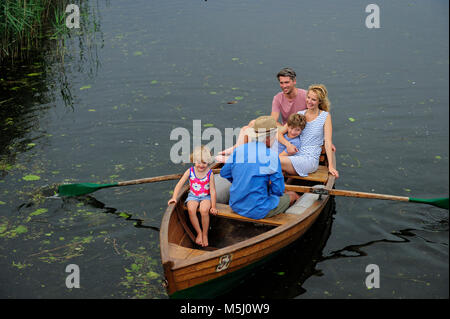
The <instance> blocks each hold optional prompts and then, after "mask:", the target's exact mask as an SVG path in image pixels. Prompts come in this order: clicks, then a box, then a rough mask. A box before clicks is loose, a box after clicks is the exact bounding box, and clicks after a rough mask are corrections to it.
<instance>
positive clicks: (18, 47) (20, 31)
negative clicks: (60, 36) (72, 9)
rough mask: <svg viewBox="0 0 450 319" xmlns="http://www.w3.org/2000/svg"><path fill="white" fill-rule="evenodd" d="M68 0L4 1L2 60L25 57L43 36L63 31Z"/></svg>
mask: <svg viewBox="0 0 450 319" xmlns="http://www.w3.org/2000/svg"><path fill="white" fill-rule="evenodd" d="M72 2H73V1H72ZM68 3H69V1H68V0H1V1H0V61H1V62H2V63H3V61H6V60H10V61H14V60H16V59H19V60H20V59H24V58H26V57H27V56H28V54H29V52H30V51H31V50H33V49H38V48H40V44H41V43H42V39H43V38H45V37H47V36H49V35H52V34H55V33H61V31H62V30H63V28H62V23H61V17H63V16H64V12H65V7H66V5H67V4H68Z"/></svg>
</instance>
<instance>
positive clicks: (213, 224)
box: [169, 165, 328, 259]
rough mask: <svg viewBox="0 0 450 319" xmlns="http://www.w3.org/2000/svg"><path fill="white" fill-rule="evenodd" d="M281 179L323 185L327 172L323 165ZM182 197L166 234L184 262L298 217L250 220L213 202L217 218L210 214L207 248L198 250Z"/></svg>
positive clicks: (225, 205) (284, 215) (285, 214)
mask: <svg viewBox="0 0 450 319" xmlns="http://www.w3.org/2000/svg"><path fill="white" fill-rule="evenodd" d="M285 180H286V183H287V184H288V183H289V184H293V185H295V184H296V185H299V184H301V185H304V186H314V185H317V184H321V185H324V184H325V183H326V182H327V180H328V169H327V167H326V166H324V165H320V166H319V169H318V170H317V171H316V172H314V173H311V174H309V175H308V176H307V177H300V176H285ZM186 195H187V194H185V195H184V196H183V197H182V198H181V200H180V201H179V206H177V208H176V209H175V210H176V212H175V214H173V216H172V218H173V220H171V223H172V222H173V223H176V224H178V225H177V226H176V227H171V229H172V230H173V231H172V232H171V234H169V246H170V250H171V251H172V253H174V255H176V256H177V257H178V258H183V259H184V258H187V257H189V256H190V257H192V256H195V255H201V254H203V253H204V252H206V251H213V250H217V249H220V248H224V247H227V246H230V245H233V244H236V243H239V242H241V241H244V240H247V239H250V238H252V237H255V236H257V235H260V234H262V233H264V232H267V231H269V230H271V229H273V228H275V227H278V226H281V225H283V224H285V223H288V222H290V221H292V220H294V219H297V218H299V215H296V214H291V213H284V214H279V215H277V216H274V217H270V218H264V219H259V220H254V219H250V218H246V217H243V216H240V215H239V214H237V213H235V212H233V210H232V209H231V207H230V206H229V205H227V204H223V203H217V209H218V211H219V213H218V214H217V216H213V215H210V231H209V234H208V241H209V246H208V247H200V246H198V245H197V244H195V235H194V234H195V231H194V229H193V227H192V225H191V223H190V221H189V217H188V213H187V208H186V206H184V205H181V203H184V200H185V196H186ZM310 195H312V194H302V196H301V197H300V199H299V200H298V201H301V200H305V199H306V197H307V196H310ZM312 196H317V195H312ZM198 217H199V218H200V214H198ZM174 226H175V225H174ZM171 255H172V254H171ZM172 256H173V255H172Z"/></svg>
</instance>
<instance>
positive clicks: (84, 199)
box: [62, 195, 159, 232]
mask: <svg viewBox="0 0 450 319" xmlns="http://www.w3.org/2000/svg"><path fill="white" fill-rule="evenodd" d="M62 201H63V204H62V206H63V207H64V206H65V205H68V206H71V205H74V204H75V205H77V204H78V203H83V205H85V206H91V207H94V208H97V209H100V210H101V211H100V212H99V213H100V214H101V213H103V214H112V215H116V216H117V218H124V219H125V220H126V221H130V222H134V227H137V228H148V229H152V230H155V231H157V232H159V227H155V226H151V225H145V223H146V221H145V220H143V219H140V218H132V217H133V215H132V214H129V213H127V212H124V211H118V210H117V208H114V207H107V206H106V205H105V204H104V203H102V202H101V201H99V200H97V199H96V198H95V197H93V196H91V195H87V196H78V197H63V198H62ZM63 207H62V208H63Z"/></svg>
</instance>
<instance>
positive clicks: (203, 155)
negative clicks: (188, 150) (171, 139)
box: [191, 145, 213, 164]
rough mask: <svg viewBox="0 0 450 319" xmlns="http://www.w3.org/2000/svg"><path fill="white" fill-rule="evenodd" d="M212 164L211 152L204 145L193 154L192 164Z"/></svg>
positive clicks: (198, 147)
mask: <svg viewBox="0 0 450 319" xmlns="http://www.w3.org/2000/svg"><path fill="white" fill-rule="evenodd" d="M199 162H203V163H208V164H210V163H212V162H213V159H212V156H211V151H210V150H209V148H207V147H206V146H204V145H200V146H197V147H196V148H194V151H193V152H192V154H191V163H199Z"/></svg>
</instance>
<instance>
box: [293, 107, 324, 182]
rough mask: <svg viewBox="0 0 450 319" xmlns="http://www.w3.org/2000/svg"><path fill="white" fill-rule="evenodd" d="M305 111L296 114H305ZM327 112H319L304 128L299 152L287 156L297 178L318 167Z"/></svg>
mask: <svg viewBox="0 0 450 319" xmlns="http://www.w3.org/2000/svg"><path fill="white" fill-rule="evenodd" d="M305 112H306V110H304V111H300V112H298V114H303V115H304V114H305ZM327 116H328V112H326V111H320V113H319V115H318V116H317V117H316V118H315V119H314V120H312V121H311V122H306V126H305V128H304V129H303V131H302V133H301V134H300V145H301V147H300V151H299V152H298V153H297V154H295V155H292V156H289V159H290V160H291V163H292V166H293V167H294V169H295V171H296V172H297V174H298V175H299V176H308V174H309V173H312V172H315V171H316V170H317V168H318V167H319V158H320V153H321V152H322V145H323V139H324V132H323V131H324V125H325V120H326V119H327Z"/></svg>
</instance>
